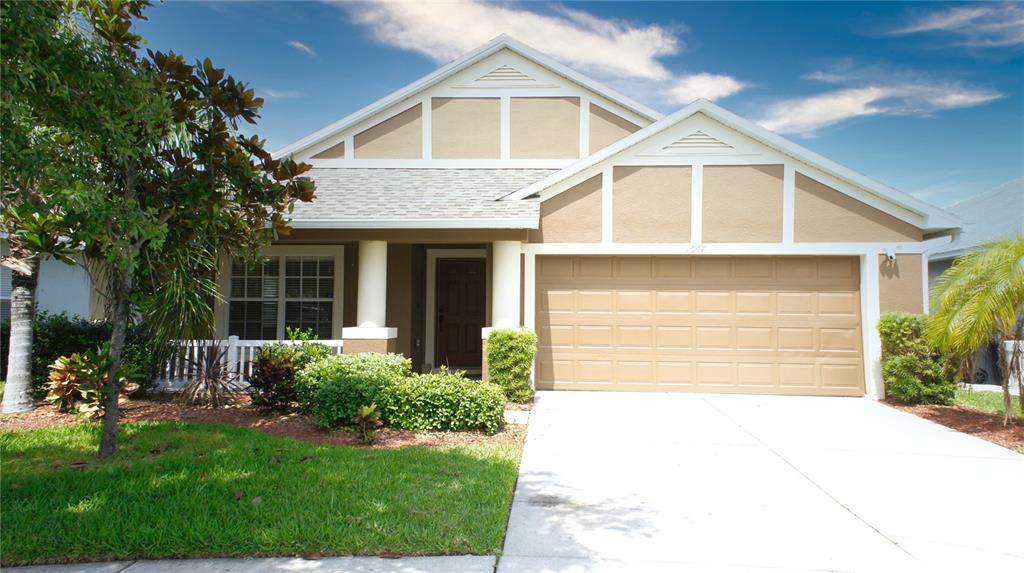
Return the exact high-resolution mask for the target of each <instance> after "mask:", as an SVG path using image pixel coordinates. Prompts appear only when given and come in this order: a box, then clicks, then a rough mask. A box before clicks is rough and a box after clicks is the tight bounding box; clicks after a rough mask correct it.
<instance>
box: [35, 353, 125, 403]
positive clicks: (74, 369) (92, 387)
mask: <svg viewBox="0 0 1024 573" xmlns="http://www.w3.org/2000/svg"><path fill="white" fill-rule="evenodd" d="M109 368H110V346H109V345H106V344H104V345H103V346H101V347H100V348H99V349H97V350H90V351H86V352H81V353H79V352H75V353H73V354H71V355H69V356H61V357H60V358H58V359H57V360H56V361H55V362H54V363H53V364H52V365H51V366H50V383H49V386H48V390H49V392H48V394H47V396H46V401H47V402H49V403H50V404H53V405H54V406H55V407H56V408H57V410H59V411H61V412H71V411H75V412H77V413H79V414H82V415H84V416H85V417H87V418H91V419H94V418H101V417H103V414H104V404H105V403H106V398H107V396H106V392H107V388H108V385H107V383H106V382H107V371H108V370H109ZM121 388H122V390H121V394H122V396H127V395H129V394H132V393H133V392H135V390H137V389H138V385H137V384H125V383H123V381H122V384H121ZM119 398H120V397H119Z"/></svg>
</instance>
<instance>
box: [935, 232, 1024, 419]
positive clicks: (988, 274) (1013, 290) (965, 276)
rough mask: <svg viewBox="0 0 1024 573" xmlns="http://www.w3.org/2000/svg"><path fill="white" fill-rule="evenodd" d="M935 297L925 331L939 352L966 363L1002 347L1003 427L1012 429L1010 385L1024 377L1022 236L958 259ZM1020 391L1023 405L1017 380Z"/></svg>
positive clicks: (1022, 390)
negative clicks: (985, 350) (992, 344)
mask: <svg viewBox="0 0 1024 573" xmlns="http://www.w3.org/2000/svg"><path fill="white" fill-rule="evenodd" d="M931 298H932V300H933V301H934V303H933V308H932V314H931V316H930V317H929V319H928V323H927V327H926V332H927V334H928V336H929V338H931V340H933V341H934V342H935V344H936V345H938V346H939V348H941V349H943V350H945V351H947V352H950V353H951V354H953V355H954V356H956V357H958V358H960V359H962V360H966V359H967V358H968V357H969V356H971V355H972V354H974V352H976V351H977V350H978V349H980V348H982V347H984V346H985V345H987V344H989V343H990V342H992V341H995V342H997V343H998V348H999V364H1000V366H1001V367H1002V369H1003V381H1002V382H1003V407H1004V411H1005V412H1006V415H1005V417H1004V419H1003V423H1004V424H1007V425H1009V424H1010V423H1011V421H1012V416H1011V413H1010V412H1011V408H1010V406H1011V397H1010V381H1011V380H1014V379H1016V380H1018V381H1020V379H1021V376H1022V373H1021V371H1020V365H1021V352H1022V348H1021V339H1022V338H1024V321H1022V316H1024V236H1020V235H1018V236H1017V237H1016V238H1014V239H1007V240H1003V241H997V242H994V243H991V244H989V245H986V246H985V247H984V248H982V249H981V250H978V251H975V252H971V253H967V254H965V255H963V256H961V257H958V258H957V259H956V260H955V261H953V265H952V266H951V267H950V268H949V269H947V270H946V272H944V273H942V275H941V276H940V277H939V280H938V281H937V282H936V284H935V287H934V288H933V289H932V296H931ZM1004 341H1012V343H1011V344H1004ZM1007 346H1010V347H1011V348H1010V349H1009V350H1008V349H1007ZM1017 390H1018V394H1019V399H1020V401H1021V404H1022V406H1024V383H1020V382H1018V386H1017Z"/></svg>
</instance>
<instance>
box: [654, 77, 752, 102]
mask: <svg viewBox="0 0 1024 573" xmlns="http://www.w3.org/2000/svg"><path fill="white" fill-rule="evenodd" d="M745 87H747V84H745V83H744V82H741V81H739V80H737V79H736V78H734V77H732V76H724V75H719V74H708V73H702V74H690V75H688V76H682V77H680V78H679V79H677V80H676V81H675V84H674V85H673V86H672V87H671V88H670V89H669V98H670V99H671V100H672V101H673V102H675V103H683V104H686V103H690V102H692V101H694V100H696V99H700V98H703V99H706V100H710V101H715V100H718V99H722V98H727V97H729V96H731V95H733V94H735V93H737V92H739V91H740V90H742V89H744V88H745Z"/></svg>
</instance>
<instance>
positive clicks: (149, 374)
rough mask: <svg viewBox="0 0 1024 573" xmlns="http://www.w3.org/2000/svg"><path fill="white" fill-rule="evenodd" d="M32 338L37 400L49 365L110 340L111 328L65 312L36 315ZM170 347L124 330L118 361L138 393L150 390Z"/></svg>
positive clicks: (2, 371)
mask: <svg viewBox="0 0 1024 573" xmlns="http://www.w3.org/2000/svg"><path fill="white" fill-rule="evenodd" d="M33 329H34V330H33V338H32V392H33V394H34V395H35V397H36V398H40V397H42V396H43V395H45V394H46V392H47V386H48V380H49V374H50V365H51V364H53V363H54V361H56V360H57V359H58V358H60V357H61V356H71V355H72V354H75V353H78V354H81V353H83V352H88V351H90V350H94V349H96V348H98V347H100V346H102V345H103V344H104V343H106V342H108V341H109V340H110V333H111V326H110V323H108V322H103V321H94V320H86V319H84V318H82V317H80V316H68V314H67V313H64V312H62V313H59V314H54V313H49V312H46V311H39V312H37V313H36V318H35V324H34V326H33ZM10 334H11V330H10V322H4V323H3V324H0V340H2V341H3V347H4V348H5V349H6V348H9V346H8V345H7V343H8V340H9V338H10ZM172 349H173V344H171V345H168V346H167V347H157V345H156V344H155V343H154V342H153V341H152V340H151V339H150V338H149V337H148V336H147V335H146V333H145V331H144V330H143V329H142V328H140V327H138V326H132V327H131V328H129V329H128V334H127V336H126V340H125V349H124V356H123V358H122V367H123V368H124V370H123V371H122V374H123V376H124V377H125V378H126V379H127V380H129V381H130V382H132V383H135V384H138V385H139V387H140V389H141V390H149V389H151V388H152V387H153V384H154V379H155V375H156V373H157V372H156V371H157V369H158V368H160V367H161V366H162V365H163V363H164V362H165V361H166V359H167V358H168V357H169V356H170V353H171V351H172ZM6 368H7V356H3V358H2V359H0V379H4V378H6V376H7V371H6Z"/></svg>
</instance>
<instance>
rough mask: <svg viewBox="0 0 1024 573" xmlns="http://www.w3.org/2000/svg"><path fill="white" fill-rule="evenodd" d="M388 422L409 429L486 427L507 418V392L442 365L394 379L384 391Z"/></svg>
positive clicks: (491, 430)
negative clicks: (441, 367)
mask: <svg viewBox="0 0 1024 573" xmlns="http://www.w3.org/2000/svg"><path fill="white" fill-rule="evenodd" d="M378 403H379V404H380V406H381V411H382V412H383V414H384V420H385V422H386V423H387V424H388V425H389V426H392V427H395V428H402V429H406V430H415V431H419V432H422V431H427V430H484V431H486V432H489V433H494V432H497V431H498V430H499V429H500V428H501V426H502V424H504V422H505V394H504V392H503V391H502V389H501V387H500V386H498V385H496V384H491V383H490V382H478V381H476V380H467V379H466V378H465V375H464V373H463V372H461V371H460V372H449V371H448V370H445V369H441V370H440V371H438V372H435V373H432V374H416V375H413V376H411V377H408V378H402V379H399V380H396V381H393V382H391V383H390V384H388V385H387V386H385V387H384V389H383V390H382V391H381V395H380V402H378Z"/></svg>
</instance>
